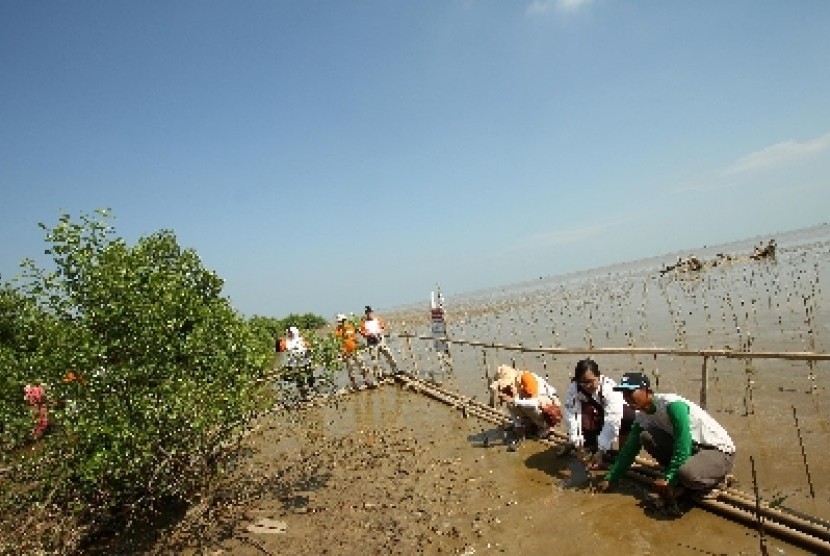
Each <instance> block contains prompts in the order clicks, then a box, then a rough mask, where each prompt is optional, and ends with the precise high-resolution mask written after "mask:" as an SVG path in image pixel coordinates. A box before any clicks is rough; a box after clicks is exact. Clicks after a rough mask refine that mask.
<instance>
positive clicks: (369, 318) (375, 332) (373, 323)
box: [360, 305, 398, 380]
mask: <svg viewBox="0 0 830 556" xmlns="http://www.w3.org/2000/svg"><path fill="white" fill-rule="evenodd" d="M360 334H361V336H363V337H364V338H365V339H366V345H367V346H368V347H369V355H370V356H371V358H372V372H373V373H374V376H375V379H376V380H377V379H379V378H383V372H381V371H380V368H379V359H380V354H383V356H384V357H385V358H386V362H387V363H388V364H389V367H390V369H391V373H392V374H394V373H397V372H398V364H397V362H395V358H394V357H393V356H392V351H391V350H390V349H389V346H387V345H386V339H385V336H386V323H385V322H384V321H383V319H382V318H380V317H379V316H376V315H375V313H374V311H373V310H372V308H371V307H370V306H368V305H367V306H366V310H365V311H364V317H363V320H361V321H360Z"/></svg>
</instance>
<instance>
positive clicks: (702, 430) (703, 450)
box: [599, 372, 735, 504]
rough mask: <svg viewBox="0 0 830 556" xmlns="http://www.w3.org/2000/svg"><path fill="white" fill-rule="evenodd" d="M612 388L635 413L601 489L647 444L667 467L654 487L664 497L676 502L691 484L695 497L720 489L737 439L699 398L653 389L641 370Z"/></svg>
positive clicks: (663, 498)
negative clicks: (697, 399)
mask: <svg viewBox="0 0 830 556" xmlns="http://www.w3.org/2000/svg"><path fill="white" fill-rule="evenodd" d="M614 390H617V391H620V392H622V393H623V398H624V399H625V402H626V403H627V404H629V405H631V406H632V407H634V409H636V410H637V412H636V415H635V417H634V424H633V425H632V426H631V432H630V434H629V435H628V440H627V441H626V443H625V446H623V447H622V449H621V450H620V454H619V456H618V457H617V460H616V461H615V462H614V464H613V465H612V466H611V468H610V469H609V470H608V472H607V473H606V474H605V477H604V478H603V480H602V481H601V482H600V484H599V489H600V490H608V489H609V488H611V486H613V485H614V484H615V482H616V481H617V480H618V479H619V478H620V477H621V476H622V475H623V474H625V472H626V471H627V470H628V468H629V467H630V466H631V464H632V463H633V462H634V458H636V457H637V454H638V453H639V452H640V449H641V448H645V449H646V451H647V452H648V453H649V454H651V456H652V457H653V458H654V459H656V460H657V462H658V463H659V464H660V465H661V466H662V468H663V476H662V477H660V478H657V479H655V481H654V490H655V492H656V493H657V494H658V495H659V496H660V498H661V499H662V500H663V501H664V502H666V503H670V504H671V503H675V502H676V499H677V497H678V496H680V495H681V494H683V493H684V492H685V491H686V490H687V489H688V490H689V491H691V492H692V493H693V494H696V495H697V496H707V497H708V496H712V495H713V494H716V493H717V490H715V489H716V488H717V487H718V486H719V485H721V484H722V483H723V482H724V481H725V480H726V476H727V475H728V474H729V472H730V471H731V470H732V465H733V464H734V462H735V444H734V442H732V439H731V438H730V437H729V433H727V432H726V429H724V428H723V427H722V426H721V425H720V423H718V422H717V421H715V419H714V418H713V417H712V416H711V415H709V413H707V412H706V411H705V410H704V409H703V408H701V407H700V406H698V405H697V404H696V403H694V402H691V401H689V400H687V399H685V398H683V397H681V396H679V395H677V394H663V393H657V392H654V391H653V390H652V389H651V382H650V381H649V379H648V377H647V376H646V375H645V374H643V373H640V372H631V373H625V374H624V375H623V377H622V380H621V381H620V382H619V384H618V385H617V386H616V387H615V388H614Z"/></svg>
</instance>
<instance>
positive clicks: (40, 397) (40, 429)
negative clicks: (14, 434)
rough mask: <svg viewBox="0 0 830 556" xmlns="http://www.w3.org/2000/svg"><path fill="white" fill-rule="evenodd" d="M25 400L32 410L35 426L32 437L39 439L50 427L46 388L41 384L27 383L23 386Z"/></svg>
mask: <svg viewBox="0 0 830 556" xmlns="http://www.w3.org/2000/svg"><path fill="white" fill-rule="evenodd" d="M23 400H24V401H25V402H26V403H27V404H28V405H29V407H30V408H31V410H32V417H33V419H34V427H33V428H32V438H34V439H35V440H37V439H38V438H40V437H41V436H43V433H45V432H46V429H48V428H49V412H48V410H47V409H46V388H45V387H44V386H42V385H41V384H27V385H26V386H24V387H23Z"/></svg>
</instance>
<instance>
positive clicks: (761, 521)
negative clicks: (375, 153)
mask: <svg viewBox="0 0 830 556" xmlns="http://www.w3.org/2000/svg"><path fill="white" fill-rule="evenodd" d="M749 463H750V465H751V467H752V488H753V490H754V491H755V520H756V523H757V524H758V542H760V543H761V546H760V548H761V556H769V551H768V550H767V537H766V534H765V533H764V518H763V517H761V496H760V495H759V494H758V477H757V475H756V474H755V458H754V457H753V456H749Z"/></svg>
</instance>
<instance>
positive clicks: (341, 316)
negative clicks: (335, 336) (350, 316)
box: [337, 313, 346, 322]
mask: <svg viewBox="0 0 830 556" xmlns="http://www.w3.org/2000/svg"><path fill="white" fill-rule="evenodd" d="M344 320H346V315H344V314H343V313H337V322H340V321H344Z"/></svg>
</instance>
